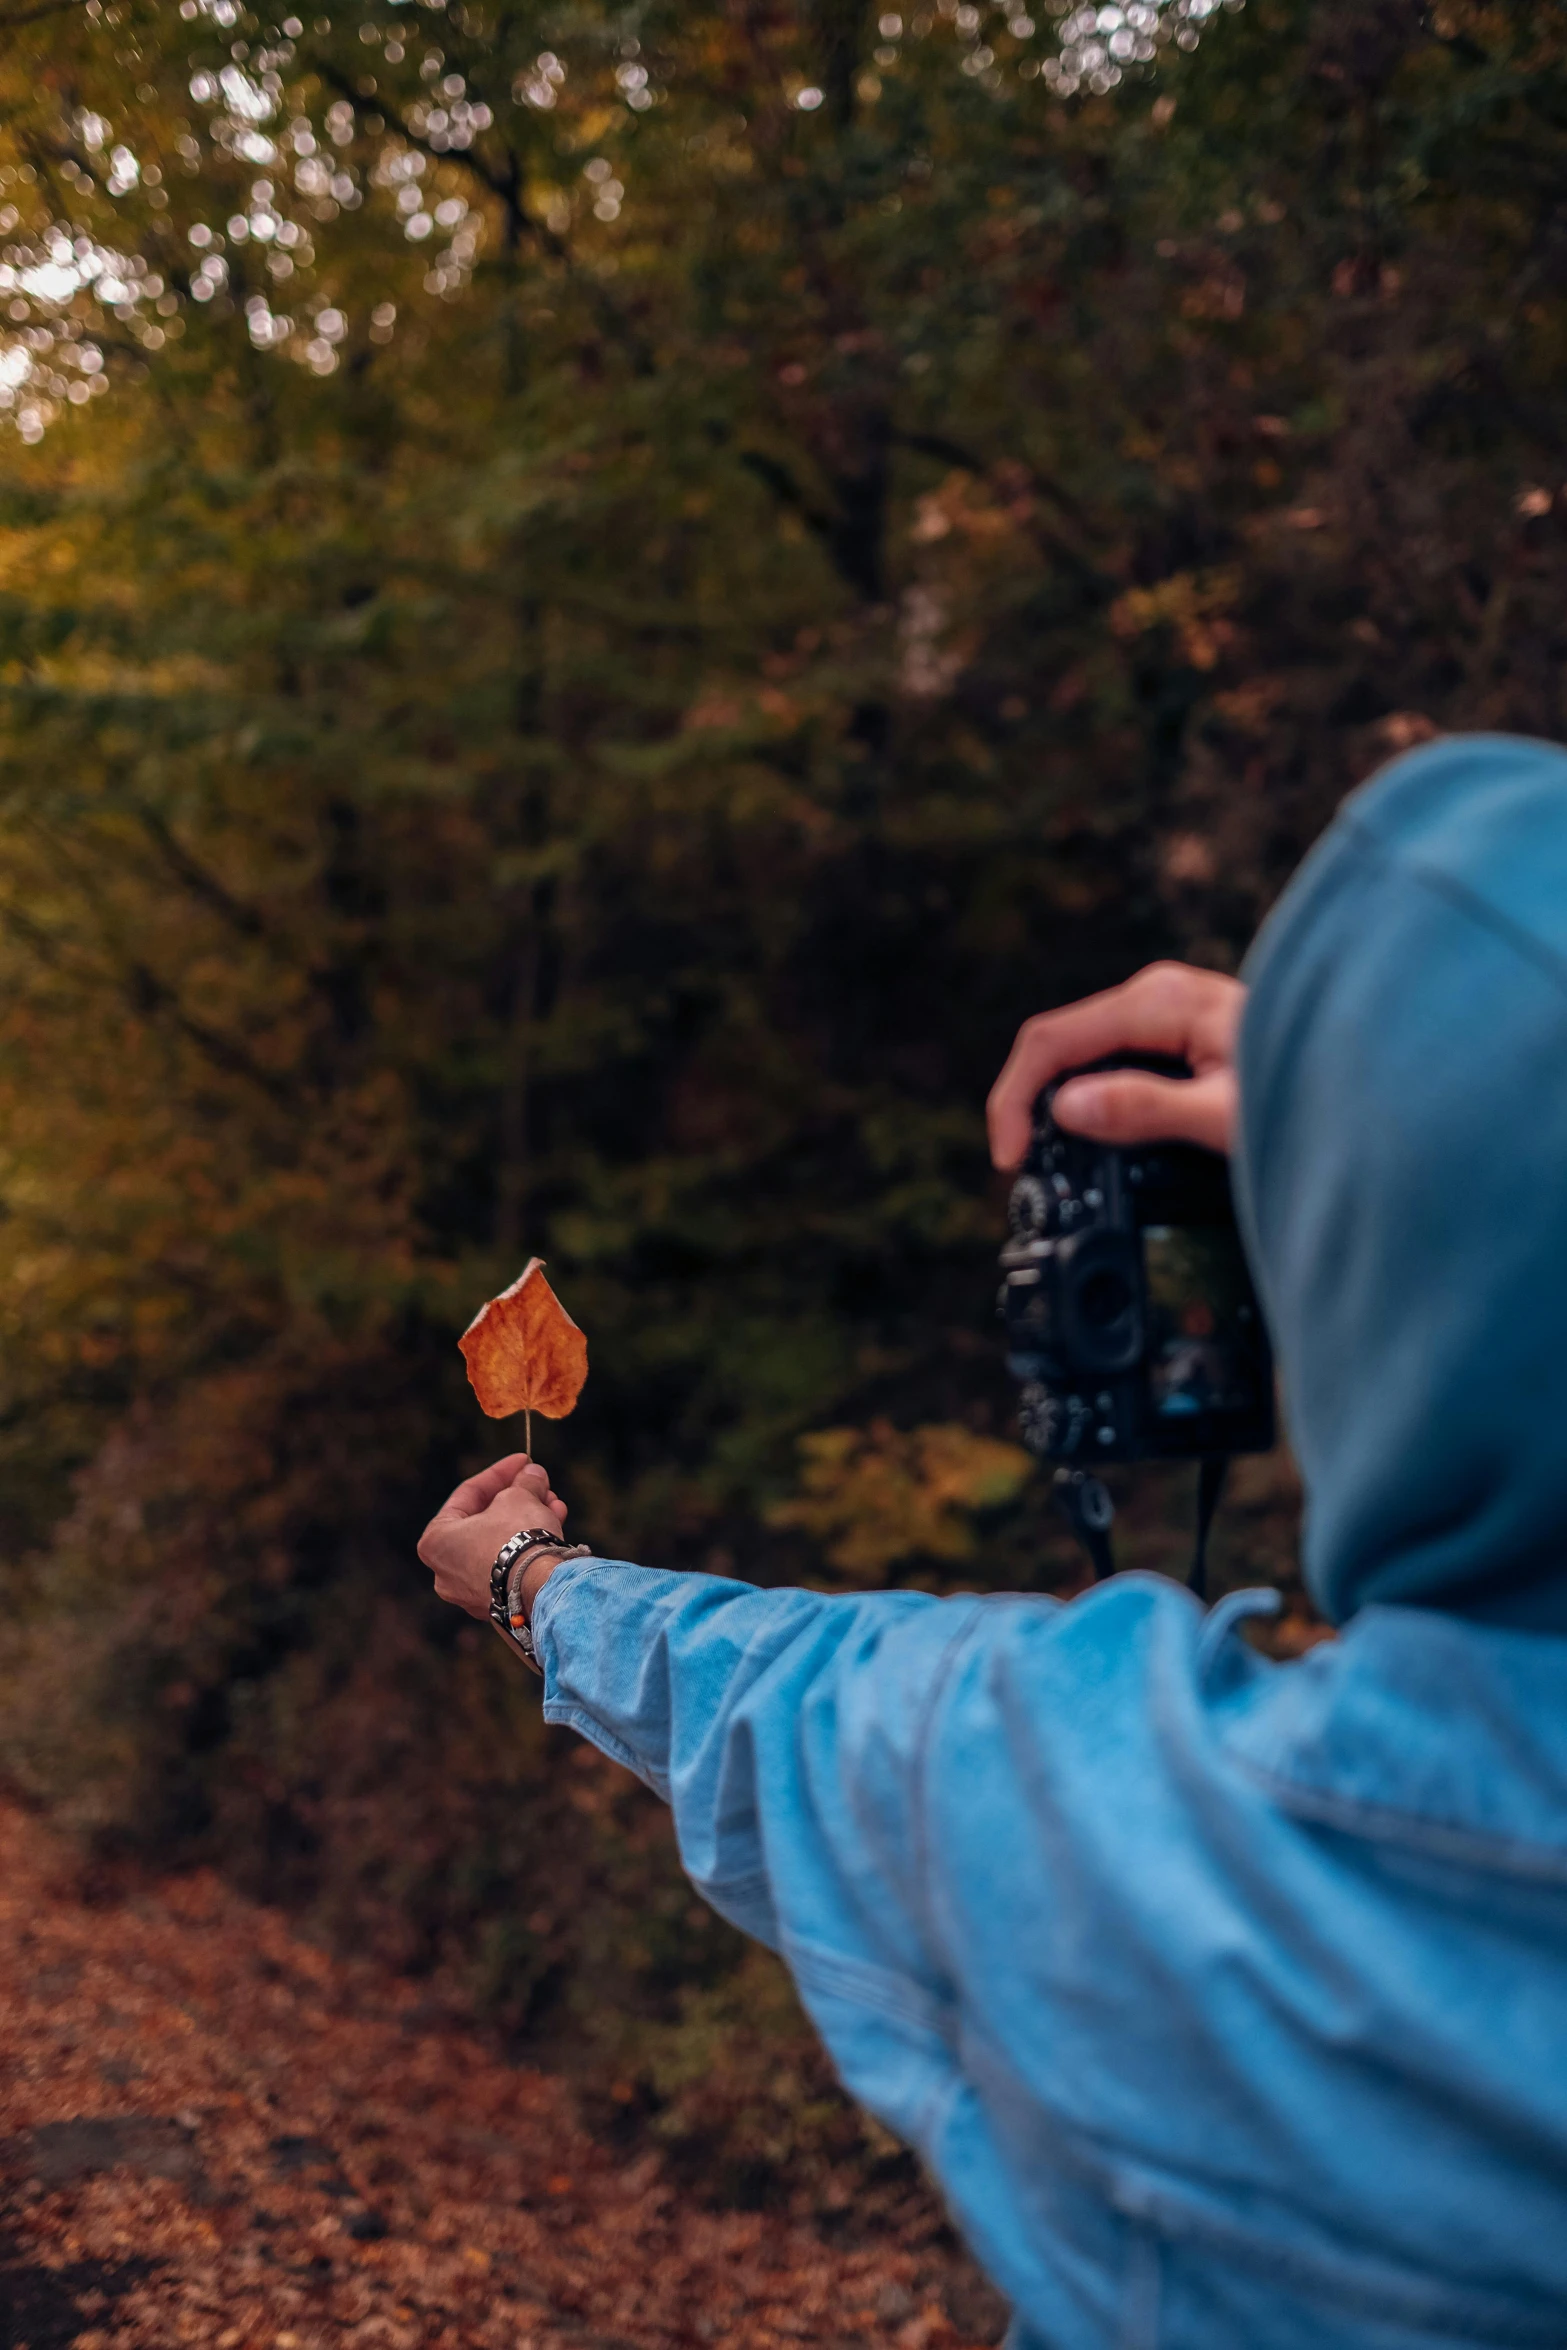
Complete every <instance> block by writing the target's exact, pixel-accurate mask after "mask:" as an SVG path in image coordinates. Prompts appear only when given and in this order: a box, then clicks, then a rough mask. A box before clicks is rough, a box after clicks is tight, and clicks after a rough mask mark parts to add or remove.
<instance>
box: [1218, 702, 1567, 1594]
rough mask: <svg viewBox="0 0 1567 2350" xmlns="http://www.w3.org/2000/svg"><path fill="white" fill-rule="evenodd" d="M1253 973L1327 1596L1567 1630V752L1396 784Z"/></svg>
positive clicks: (1270, 1213) (1370, 802)
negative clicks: (1447, 1611)
mask: <svg viewBox="0 0 1567 2350" xmlns="http://www.w3.org/2000/svg"><path fill="white" fill-rule="evenodd" d="M1244 976H1245V978H1246V979H1247V981H1248V983H1249V986H1250V997H1249V1000H1248V1003H1247V1009H1246V1016H1245V1020H1244V1022H1243V1024H1242V1030H1241V1046H1240V1090H1241V1135H1240V1144H1239V1149H1238V1153H1237V1163H1236V1192H1237V1198H1238V1202H1239V1209H1240V1214H1241V1218H1242V1222H1243V1225H1244V1228H1245V1232H1246V1238H1247V1243H1248V1247H1249V1250H1250V1253H1251V1256H1252V1260H1253V1266H1254V1270H1255V1272H1256V1275H1257V1279H1258V1287H1259V1290H1260V1292H1261V1295H1262V1298H1263V1303H1264V1306H1265V1308H1266V1311H1267V1315H1268V1319H1269V1323H1270V1325H1271V1328H1272V1333H1273V1339H1274V1344H1275V1347H1276V1349H1277V1354H1278V1361H1279V1369H1280V1376H1281V1381H1282V1385H1283V1390H1284V1403H1285V1411H1286V1416H1287V1419H1288V1423H1289V1428H1290V1433H1291V1436H1292V1439H1293V1441H1294V1445H1295V1450H1296V1454H1297V1456H1298V1458H1299V1461H1300V1466H1301V1472H1302V1476H1303V1478H1304V1481H1305V1487H1306V1527H1305V1573H1306V1581H1307V1584H1308V1587H1309V1588H1310V1590H1311V1593H1312V1596H1313V1598H1314V1599H1315V1600H1316V1602H1317V1605H1318V1606H1319V1607H1320V1608H1321V1609H1322V1610H1323V1611H1324V1613H1325V1614H1327V1615H1328V1616H1329V1617H1330V1618H1332V1619H1333V1620H1334V1621H1335V1622H1342V1621H1343V1620H1344V1619H1345V1618H1346V1617H1348V1616H1350V1615H1352V1614H1353V1613H1354V1612H1355V1610H1356V1609H1357V1608H1360V1607H1363V1606H1364V1605H1365V1604H1366V1603H1367V1602H1368V1601H1372V1600H1376V1601H1387V1602H1393V1603H1399V1602H1402V1603H1404V1604H1414V1605H1417V1606H1421V1607H1428V1608H1430V1607H1436V1608H1446V1609H1451V1610H1454V1611H1456V1612H1459V1613H1465V1614H1471V1615H1475V1616H1481V1617H1485V1618H1487V1619H1489V1620H1490V1621H1493V1622H1496V1623H1502V1624H1512V1625H1516V1626H1520V1627H1527V1628H1536V1629H1539V1630H1549V1631H1553V1632H1567V754H1564V753H1563V752H1561V751H1560V750H1557V749H1554V748H1552V747H1551V746H1549V745H1547V744H1544V743H1534V742H1526V741H1522V740H1518V739H1515V738H1512V737H1509V736H1497V735H1469V736H1457V737H1453V738H1451V739H1448V740H1445V741H1442V742H1437V743H1432V744H1430V745H1428V746H1426V747H1425V748H1424V749H1422V750H1419V751H1416V752H1413V753H1411V754H1410V755H1409V756H1408V757H1406V758H1402V759H1399V760H1397V761H1396V762H1395V763H1394V764H1393V765H1392V766H1390V767H1387V768H1384V769H1383V770H1382V772H1381V773H1380V774H1378V775H1376V776H1375V777H1373V779H1372V781H1371V782H1370V783H1368V784H1366V785H1365V786H1364V787H1363V788H1362V789H1361V790H1360V791H1358V792H1356V793H1355V794H1354V795H1353V796H1352V797H1351V798H1350V799H1349V800H1348V801H1346V802H1345V805H1344V807H1343V809H1342V810H1341V812H1340V814H1339V816H1338V817H1337V819H1336V821H1335V822H1334V824H1333V825H1332V826H1331V828H1330V829H1329V831H1328V832H1327V833H1326V834H1325V835H1324V837H1323V839H1322V840H1321V841H1320V842H1319V843H1318V845H1317V847H1316V848H1315V849H1314V850H1313V851H1312V853H1311V855H1310V856H1309V857H1308V858H1307V859H1306V862H1305V863H1304V864H1303V865H1302V866H1301V868H1300V870H1299V872H1298V873H1297V874H1296V876H1295V878H1294V880H1293V881H1292V882H1291V883H1290V885H1289V887H1288V889H1287V890H1286V891H1285V893H1284V895H1283V897H1282V898H1281V899H1280V901H1279V903H1278V905H1277V906H1276V907H1275V909H1274V911H1273V913H1272V914H1271V915H1270V916H1269V918H1268V921H1267V922H1266V924H1265V925H1264V927H1263V929H1262V931H1261V933H1260V934H1259V937H1258V939H1257V942H1256V944H1255V946H1254V947H1253V949H1252V952H1251V955H1250V957H1249V958H1248V961H1247V966H1246V970H1245V974H1244Z"/></svg>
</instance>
